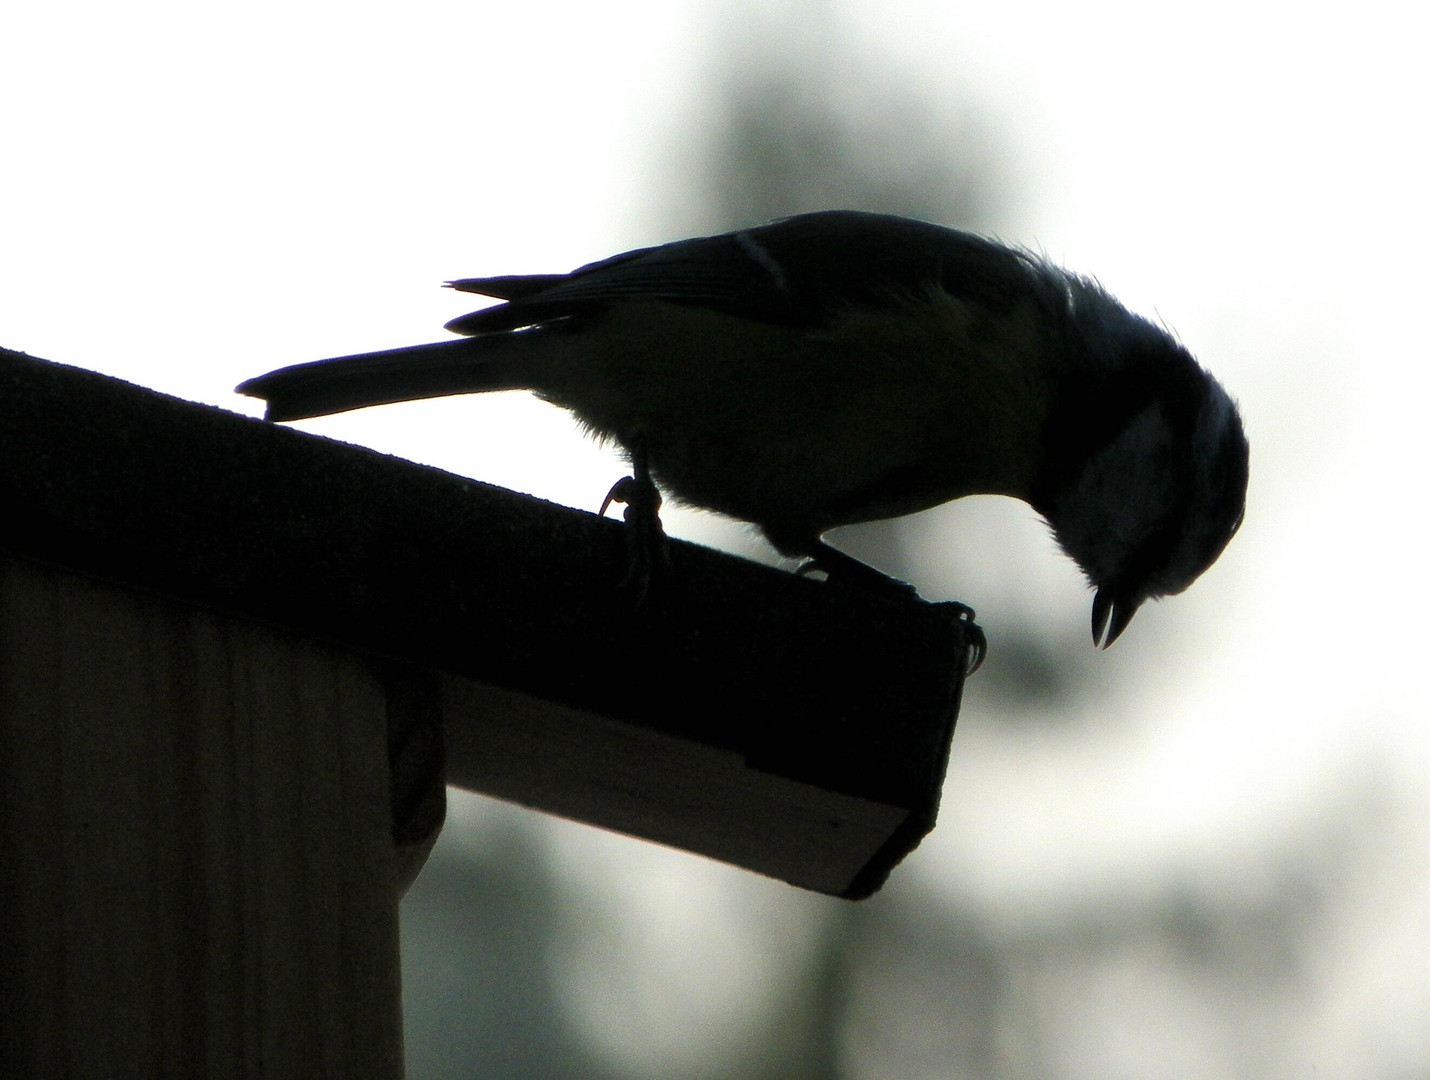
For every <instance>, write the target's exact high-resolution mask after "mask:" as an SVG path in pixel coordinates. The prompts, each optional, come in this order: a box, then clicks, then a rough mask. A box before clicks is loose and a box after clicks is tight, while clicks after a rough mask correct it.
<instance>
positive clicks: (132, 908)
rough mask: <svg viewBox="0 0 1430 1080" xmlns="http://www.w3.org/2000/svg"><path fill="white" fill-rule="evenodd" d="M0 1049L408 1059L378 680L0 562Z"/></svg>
mask: <svg viewBox="0 0 1430 1080" xmlns="http://www.w3.org/2000/svg"><path fill="white" fill-rule="evenodd" d="M0 725H3V728H0V747H3V752H0V799H3V811H0V852H3V856H0V859H3V885H0V912H3V914H0V943H3V957H4V961H3V963H2V964H0V980H3V982H0V985H3V992H0V999H3V1001H4V1006H3V1022H0V1026H3V1030H4V1034H3V1037H0V1074H3V1075H4V1076H14V1077H21V1076H25V1077H76V1078H79V1077H106V1078H114V1077H127V1076H134V1077H156V1076H174V1077H180V1076H204V1077H221V1076H259V1075H261V1076H293V1077H299V1076H301V1077H321V1076H333V1077H349V1076H362V1077H377V1078H381V1077H399V1076H401V1075H402V1037H401V1030H402V1028H401V1014H400V1006H399V1002H400V995H399V975H398V971H399V968H398V941H397V896H398V885H397V883H396V880H395V860H394V845H393V828H392V815H391V811H390V805H391V802H390V797H389V770H388V753H387V717H386V704H385V697H384V694H383V690H382V687H381V686H380V685H378V683H377V682H376V680H375V679H374V677H373V676H372V674H371V673H370V672H369V671H368V670H367V669H366V667H365V666H364V665H363V664H362V663H361V662H359V661H358V660H356V659H355V658H353V657H352V656H350V655H344V654H342V653H341V652H338V651H336V650H334V649H332V648H330V647H324V646H322V645H318V644H314V643H313V642H311V641H304V640H300V639H297V638H295V637H294V636H293V635H291V634H287V633H284V632H281V631H276V630H273V629H270V628H266V627H260V626H257V625H253V624H251V623H247V622H245V621H242V620H239V619H236V618H233V617H229V616H224V615H220V614H216V613H213V612H209V611H204V610H200V609H194V608H192V607H185V606H182V605H179V604H175V603H173V602H170V601H168V600H165V599H162V598H159V597H155V596H146V595H143V594H140V593H135V592H133V591H129V590H125V589H121V588H117V587H115V586H112V585H108V584H102V583H98V582H95V581H91V580H86V579H84V578H79V577H75V576H74V575H71V574H68V573H65V572H63V571H59V570H55V569H51V568H48V567H43V566H39V565H36V564H34V563H29V562H25V561H19V560H13V559H12V560H5V561H4V562H3V564H0Z"/></svg>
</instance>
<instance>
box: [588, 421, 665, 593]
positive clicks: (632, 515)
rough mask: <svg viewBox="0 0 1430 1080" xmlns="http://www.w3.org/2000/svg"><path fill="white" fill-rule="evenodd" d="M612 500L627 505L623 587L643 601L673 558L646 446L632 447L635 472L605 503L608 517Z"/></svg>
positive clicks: (603, 502) (618, 481)
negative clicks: (662, 521) (655, 579)
mask: <svg viewBox="0 0 1430 1080" xmlns="http://www.w3.org/2000/svg"><path fill="white" fill-rule="evenodd" d="M612 503H621V504H623V505H624V506H625V508H626V509H625V512H624V514H623V515H622V517H624V518H625V522H626V554H627V560H626V576H625V577H624V578H623V579H622V580H621V584H620V588H621V590H622V591H629V592H632V593H634V594H635V597H636V603H637V604H639V603H640V602H641V601H643V600H644V599H645V597H646V593H647V592H648V591H649V590H650V582H651V578H652V577H653V576H654V575H655V574H656V573H657V572H658V570H659V568H660V567H663V566H664V565H665V564H666V562H667V560H668V559H669V555H670V550H669V543H668V541H667V540H666V536H665V529H664V528H663V527H662V526H661V524H660V491H659V490H658V489H657V488H656V486H655V482H654V481H653V480H651V478H650V466H649V463H648V462H647V460H646V453H645V448H644V447H641V446H633V447H632V448H631V475H630V476H626V477H622V478H621V479H620V480H617V481H616V483H615V484H614V485H613V486H612V487H611V490H610V491H608V492H607V493H606V498H605V499H604V500H603V501H602V503H601V515H602V516H603V517H604V516H605V513H606V511H607V510H608V509H609V508H610V506H611V504H612Z"/></svg>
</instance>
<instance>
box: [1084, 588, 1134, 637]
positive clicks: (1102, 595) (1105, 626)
mask: <svg viewBox="0 0 1430 1080" xmlns="http://www.w3.org/2000/svg"><path fill="white" fill-rule="evenodd" d="M1141 606H1142V598H1141V597H1137V596H1118V595H1116V594H1114V593H1112V592H1109V591H1108V590H1107V589H1098V590H1097V593H1096V595H1094V596H1093V598H1092V643H1093V644H1094V645H1096V646H1097V647H1098V648H1101V649H1106V648H1107V647H1108V646H1110V645H1111V644H1112V643H1113V642H1114V641H1116V640H1117V639H1118V637H1119V636H1120V635H1121V634H1122V631H1124V630H1126V629H1127V624H1128V623H1130V622H1131V621H1132V616H1134V615H1136V614H1137V609H1138V608H1139V607H1141ZM1104 635H1106V636H1104Z"/></svg>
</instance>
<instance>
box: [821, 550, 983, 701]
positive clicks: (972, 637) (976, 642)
mask: <svg viewBox="0 0 1430 1080" xmlns="http://www.w3.org/2000/svg"><path fill="white" fill-rule="evenodd" d="M815 571H819V572H821V573H823V574H824V576H825V578H826V579H827V580H829V581H831V582H834V583H836V584H838V585H840V586H847V587H850V588H854V589H859V590H862V591H863V592H868V593H873V594H874V595H876V596H883V597H886V598H887V599H889V600H892V601H895V602H896V603H908V602H909V601H912V600H918V599H919V594H918V591H917V590H916V589H915V588H914V587H913V586H912V585H910V584H909V583H908V582H906V581H900V580H899V579H898V578H896V577H890V576H889V575H888V574H885V573H883V572H882V571H879V570H875V569H874V568H873V567H872V566H870V565H869V564H868V563H862V562H860V561H859V560H858V559H856V558H854V557H853V556H852V555H846V554H844V552H842V551H839V550H837V549H835V548H832V547H830V546H829V545H828V544H826V543H824V542H823V541H822V540H821V541H819V543H818V544H816V545H815V546H814V548H813V549H812V550H811V551H810V557H809V560H808V561H807V562H805V563H804V565H802V566H801V567H800V568H799V569H798V570H796V571H795V573H797V574H800V575H804V574H809V573H813V572H815ZM938 606H939V607H941V608H951V609H952V610H953V613H954V615H955V616H956V617H957V619H958V621H959V622H960V623H962V624H963V637H964V642H965V644H966V645H967V646H968V661H967V667H966V668H965V670H964V675H965V676H968V675H972V674H973V673H974V672H975V671H977V670H978V669H979V668H980V667H982V666H983V661H984V659H985V658H986V657H987V655H988V638H987V637H985V636H984V633H983V628H982V627H981V626H979V625H978V624H977V623H976V622H974V621H973V620H974V612H973V609H972V608H971V607H969V606H968V605H967V604H961V603H959V602H958V601H956V600H953V601H948V602H947V603H941V604H939V605H938Z"/></svg>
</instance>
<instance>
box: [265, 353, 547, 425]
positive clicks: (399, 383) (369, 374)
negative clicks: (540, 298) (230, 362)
mask: <svg viewBox="0 0 1430 1080" xmlns="http://www.w3.org/2000/svg"><path fill="white" fill-rule="evenodd" d="M525 336H526V335H515V334H493V335H491V336H488V337H479V338H463V339H461V340H457V341H442V342H437V343H434V344H432V345H413V346H410V347H408V348H405V349H388V350H386V351H384V352H373V353H361V354H359V355H357V356H339V357H335V358H334V359H332V360H315V361H313V362H312V363H308V364H295V365H294V366H292V367H286V368H280V369H279V370H277V371H270V372H269V373H268V374H267V375H260V376H259V377H258V378H256V379H249V380H248V381H247V382H246V383H243V384H242V385H241V386H239V387H238V392H239V393H240V394H246V395H247V396H249V397H256V398H262V399H263V400H264V401H266V402H267V403H268V411H267V413H266V418H267V419H269V420H275V421H277V420H302V419H304V418H305V417H309V416H326V415H328V414H329V413H338V412H346V411H347V410H349V409H361V408H364V407H366V406H368V405H386V404H389V403H391V402H396V401H412V400H415V399H417V398H428V397H442V396H445V395H448V394H477V393H482V392H484V391H488V390H515V389H520V388H524V387H527V386H529V385H530V383H529V382H528V381H527V379H526V378H524V377H523V376H522V375H521V374H520V368H521V364H520V363H519V360H520V356H519V354H520V353H521V352H523V351H524V350H522V349H521V348H520V345H519V344H518V343H517V341H515V340H514V339H516V338H519V337H525Z"/></svg>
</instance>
